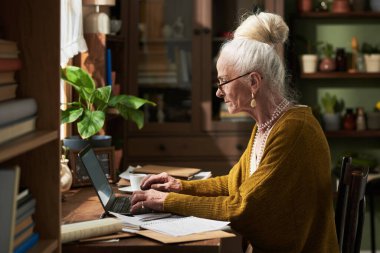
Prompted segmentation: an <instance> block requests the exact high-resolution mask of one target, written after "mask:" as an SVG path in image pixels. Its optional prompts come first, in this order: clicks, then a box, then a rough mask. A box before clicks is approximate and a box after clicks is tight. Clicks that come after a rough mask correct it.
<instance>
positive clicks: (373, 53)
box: [361, 42, 380, 72]
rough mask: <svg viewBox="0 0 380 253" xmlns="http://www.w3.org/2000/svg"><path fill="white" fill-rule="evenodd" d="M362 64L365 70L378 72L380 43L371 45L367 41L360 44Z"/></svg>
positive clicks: (379, 68)
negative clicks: (362, 57) (362, 55)
mask: <svg viewBox="0 0 380 253" xmlns="http://www.w3.org/2000/svg"><path fill="white" fill-rule="evenodd" d="M361 52H362V54H364V64H365V68H366V71H367V72H380V45H372V44H369V43H367V42H364V43H363V44H362V48H361Z"/></svg>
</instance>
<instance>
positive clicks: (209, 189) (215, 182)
mask: <svg viewBox="0 0 380 253" xmlns="http://www.w3.org/2000/svg"><path fill="white" fill-rule="evenodd" d="M181 183H182V191H181V194H189V195H194V196H227V195H228V175H225V176H220V177H215V178H209V179H206V180H195V181H185V180H182V181H181Z"/></svg>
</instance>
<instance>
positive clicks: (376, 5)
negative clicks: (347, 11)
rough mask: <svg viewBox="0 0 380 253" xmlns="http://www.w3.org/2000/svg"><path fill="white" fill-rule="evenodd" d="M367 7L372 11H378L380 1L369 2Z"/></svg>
mask: <svg viewBox="0 0 380 253" xmlns="http://www.w3.org/2000/svg"><path fill="white" fill-rule="evenodd" d="M369 6H370V7H371V10H372V11H380V0H370V1H369Z"/></svg>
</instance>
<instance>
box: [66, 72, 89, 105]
mask: <svg viewBox="0 0 380 253" xmlns="http://www.w3.org/2000/svg"><path fill="white" fill-rule="evenodd" d="M61 78H62V79H63V80H64V81H66V82H67V83H69V84H71V85H72V86H73V87H74V88H75V90H76V91H77V92H78V93H79V96H81V97H82V98H83V99H84V100H86V102H87V103H89V101H90V99H91V96H92V94H93V93H94V91H95V82H94V80H93V79H92V77H91V76H90V75H89V74H88V73H87V72H86V71H84V70H83V69H81V68H79V67H75V66H67V67H66V68H64V69H62V70H61Z"/></svg>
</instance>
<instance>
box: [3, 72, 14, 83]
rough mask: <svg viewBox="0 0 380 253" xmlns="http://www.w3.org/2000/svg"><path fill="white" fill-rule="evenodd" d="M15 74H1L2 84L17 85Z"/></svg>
mask: <svg viewBox="0 0 380 253" xmlns="http://www.w3.org/2000/svg"><path fill="white" fill-rule="evenodd" d="M15 82H16V79H15V72H14V71H9V72H0V84H7V83H15Z"/></svg>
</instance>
